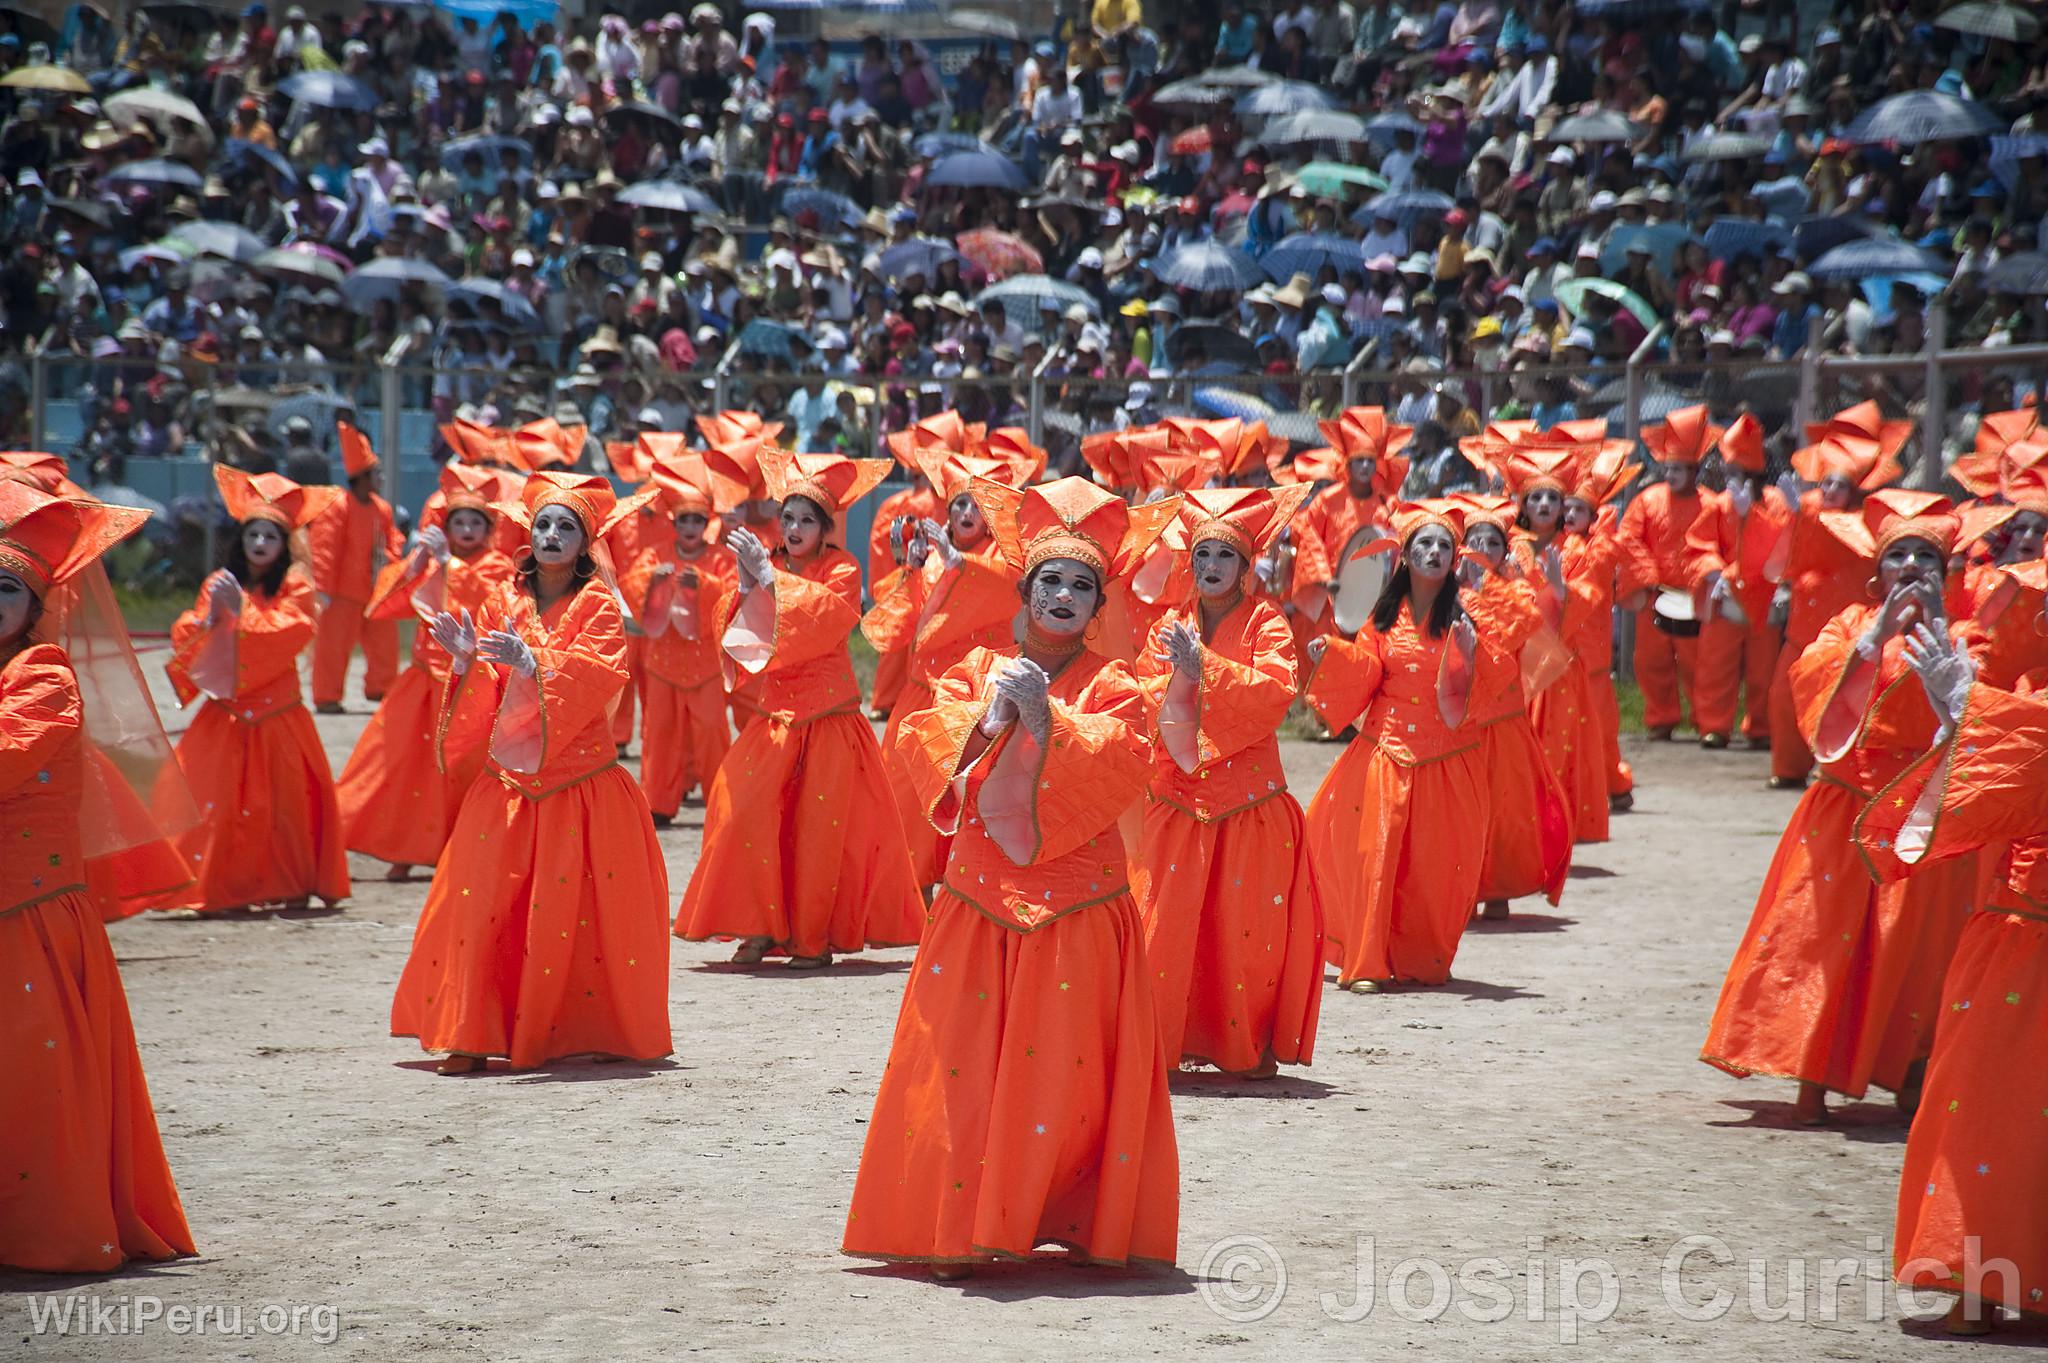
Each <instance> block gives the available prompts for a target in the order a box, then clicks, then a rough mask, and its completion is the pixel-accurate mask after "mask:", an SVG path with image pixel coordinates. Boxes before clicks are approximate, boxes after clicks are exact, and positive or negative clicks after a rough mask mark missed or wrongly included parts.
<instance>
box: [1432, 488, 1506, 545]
mask: <svg viewBox="0 0 2048 1363" xmlns="http://www.w3.org/2000/svg"><path fill="white" fill-rule="evenodd" d="M1445 500H1446V501H1448V502H1449V503H1450V506H1449V508H1448V511H1449V514H1450V516H1451V518H1452V519H1453V520H1454V521H1456V522H1457V523H1458V529H1459V534H1458V538H1459V539H1460V540H1463V539H1464V537H1465V536H1466V535H1468V534H1470V533H1471V531H1472V527H1473V526H1475V525H1490V526H1492V527H1493V528H1494V529H1496V530H1498V531H1500V533H1501V537H1502V538H1503V539H1505V538H1507V537H1509V536H1511V535H1513V534H1514V533H1515V517H1516V516H1517V515H1519V514H1520V508H1518V507H1517V506H1516V505H1515V504H1514V502H1513V501H1512V500H1510V499H1509V498H1506V497H1494V496H1490V495H1487V494H1485V493H1472V492H1459V493H1454V494H1453V495H1451V496H1450V497H1448V498H1446V499H1445Z"/></svg>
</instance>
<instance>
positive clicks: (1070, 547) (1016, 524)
mask: <svg viewBox="0 0 2048 1363" xmlns="http://www.w3.org/2000/svg"><path fill="white" fill-rule="evenodd" d="M969 491H971V492H972V493H973V494H974V500H975V502H976V503H977V504H978V505H979V506H980V507H981V513H982V515H983V516H985V517H987V518H988V524H989V529H990V530H992V531H993V532H994V533H995V539H996V543H997V544H998V545H999V546H1000V547H1001V548H1002V551H1003V556H1004V558H1006V559H1007V560H1009V562H1010V564H1011V566H1013V567H1015V568H1016V569H1017V570H1018V571H1019V572H1021V573H1022V574H1024V575H1025V576H1026V577H1029V576H1030V574H1031V572H1032V570H1033V569H1035V568H1037V567H1038V565H1039V564H1041V563H1044V562H1045V561H1046V560H1048V559H1055V558H1071V559H1078V560H1079V561H1080V562H1082V563H1085V564H1087V565H1088V566H1089V567H1091V568H1093V569H1094V570H1095V571H1096V572H1097V573H1100V574H1101V575H1102V577H1103V579H1104V581H1105V583H1106V582H1107V581H1108V579H1111V578H1117V577H1123V576H1126V575H1128V573H1129V572H1130V571H1131V569H1132V568H1134V567H1135V566H1136V565H1137V563H1138V561H1139V560H1140V559H1141V558H1143V557H1144V555H1145V551H1146V550H1147V549H1150V548H1151V547H1152V544H1153V542H1154V541H1155V540H1157V539H1158V538H1159V536H1160V534H1161V533H1162V532H1163V531H1164V530H1165V529H1166V527H1167V525H1168V524H1169V523H1170V522H1171V521H1172V520H1173V518H1174V516H1175V515H1176V514H1177V513H1178V512H1179V510H1180V498H1178V497H1164V498H1161V499H1160V500H1158V501H1156V502H1146V503H1145V504H1144V505H1142V506H1131V505H1129V504H1128V503H1126V502H1125V501H1124V500H1123V498H1121V497H1119V496H1117V495H1116V494H1115V493H1113V492H1110V491H1109V490H1107V489H1106V488H1102V487H1098V486H1097V485H1096V484H1094V483H1093V482H1091V481H1089V480H1088V479H1086V478H1060V479H1057V480H1055V481H1053V482H1050V483H1038V484H1034V485H1033V486H1031V487H1028V488H1025V489H1023V490H1022V491H1019V490H1018V489H1016V488H1012V487H1004V486H1003V485H1002V484H1001V483H992V482H990V481H988V480H987V479H985V478H977V479H976V480H975V481H974V484H973V486H972V487H971V488H970V489H969Z"/></svg>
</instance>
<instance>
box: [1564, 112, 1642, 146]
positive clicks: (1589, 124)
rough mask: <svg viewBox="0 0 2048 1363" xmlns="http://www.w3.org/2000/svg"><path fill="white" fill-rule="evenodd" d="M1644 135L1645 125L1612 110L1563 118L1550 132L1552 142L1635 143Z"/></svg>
mask: <svg viewBox="0 0 2048 1363" xmlns="http://www.w3.org/2000/svg"><path fill="white" fill-rule="evenodd" d="M1642 135H1643V125H1642V124H1640V123H1636V122H1634V121H1632V120H1630V119H1627V118H1624V117H1622V116H1621V115H1620V114H1617V113H1614V112H1612V111H1611V110H1605V109H1603V110H1601V111H1600V112H1599V113H1596V114H1574V115H1572V116H1571V117H1570V118H1561V119H1559V120H1558V121H1557V126H1555V127H1553V128H1552V129H1551V130H1550V136H1549V138H1548V140H1549V141H1552V142H1633V141H1635V140H1636V139H1637V138H1639V137H1641V136H1642Z"/></svg>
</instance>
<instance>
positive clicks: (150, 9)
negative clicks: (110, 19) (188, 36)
mask: <svg viewBox="0 0 2048 1363" xmlns="http://www.w3.org/2000/svg"><path fill="white" fill-rule="evenodd" d="M135 8H137V9H139V10H141V11H142V12H143V13H144V14H147V15H148V16H150V18H151V19H152V20H155V19H162V20H165V21H168V22H171V23H184V24H198V25H206V26H208V27H211V26H213V25H215V24H218V23H219V22H220V21H221V20H222V19H223V18H226V17H228V15H229V13H230V11H229V10H228V9H227V8H226V7H225V6H222V7H218V8H216V7H215V6H213V5H203V4H199V3H197V0H143V3H141V4H139V5H137V6H136V7H135Z"/></svg>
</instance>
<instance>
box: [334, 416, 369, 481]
mask: <svg viewBox="0 0 2048 1363" xmlns="http://www.w3.org/2000/svg"><path fill="white" fill-rule="evenodd" d="M334 434H335V437H336V438H337V439H338V440H339V441H340V443H341V468H342V472H344V473H346V474H347V475H348V476H349V477H351V478H354V477H356V476H358V475H360V474H364V473H368V472H369V471H370V470H371V469H373V468H376V467H377V464H378V459H377V451H376V450H374V449H372V448H371V447H370V437H369V436H367V435H364V434H363V433H362V431H360V430H358V429H357V428H356V427H354V426H352V425H350V424H349V423H348V422H346V421H340V420H337V421H336V422H335V423H334Z"/></svg>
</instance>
